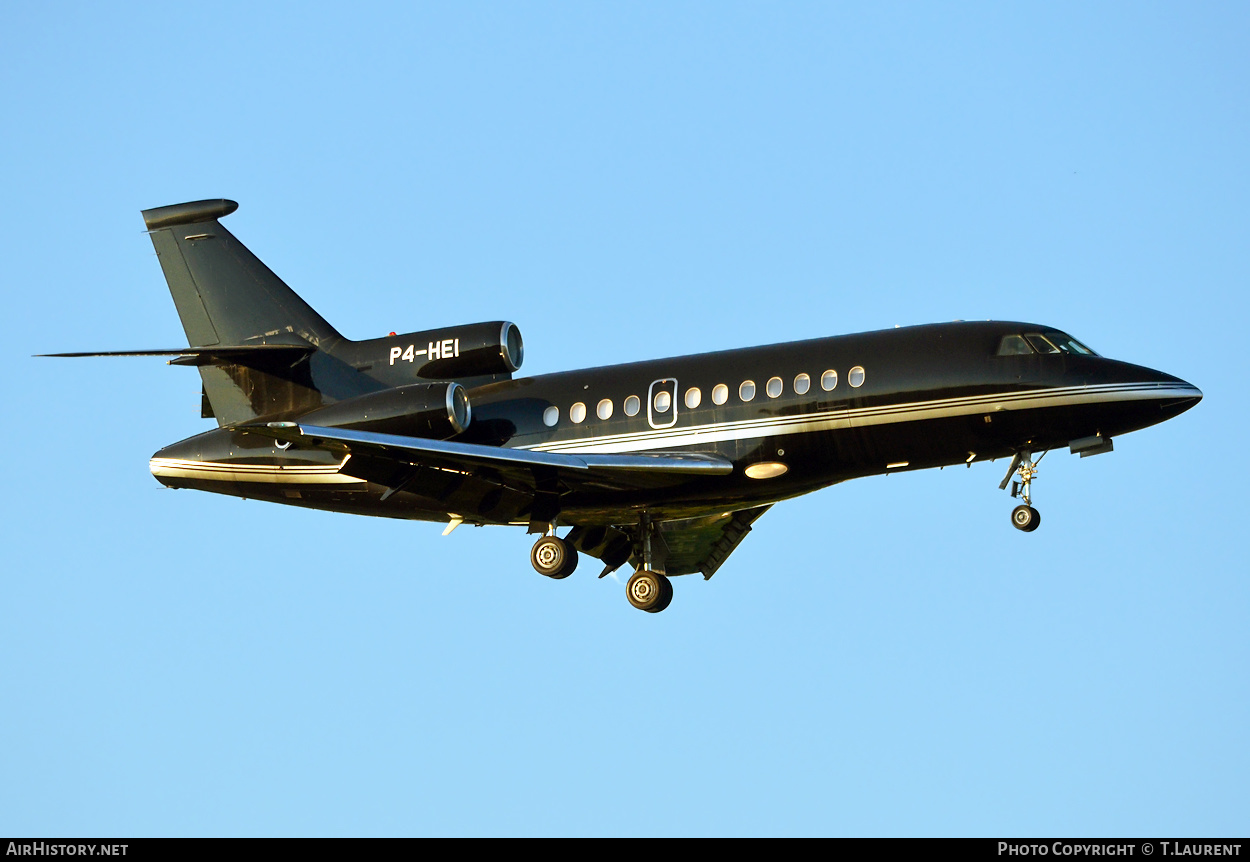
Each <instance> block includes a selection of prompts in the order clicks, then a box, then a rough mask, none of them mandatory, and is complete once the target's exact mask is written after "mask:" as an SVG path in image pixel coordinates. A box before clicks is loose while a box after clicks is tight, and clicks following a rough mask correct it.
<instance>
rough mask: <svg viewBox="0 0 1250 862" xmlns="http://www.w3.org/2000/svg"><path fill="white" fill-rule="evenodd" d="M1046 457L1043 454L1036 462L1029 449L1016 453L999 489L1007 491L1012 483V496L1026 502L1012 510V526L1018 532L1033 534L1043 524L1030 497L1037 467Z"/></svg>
mask: <svg viewBox="0 0 1250 862" xmlns="http://www.w3.org/2000/svg"><path fill="white" fill-rule="evenodd" d="M1045 457H1046V453H1045V452H1043V453H1042V454H1041V456H1040V457H1038V459H1037V460H1036V461H1034V460H1033V453H1032V452H1030V451H1029V450H1027V449H1022V450H1020V451H1019V452H1017V453H1016V457H1015V458H1013V459H1011V466H1010V467H1008V468H1007V475H1006V476H1004V477H1003V481H1002V482H1000V483H999V485H998V487H999V488H1000V489H1001V490H1004V491H1005V490H1006V489H1007V483H1008V482H1011V496H1012V497H1019V498H1020V499H1022V500H1024V505H1023V506H1016V507H1015V508H1014V509H1012V510H1011V525H1012V526H1013V527H1015V528H1016V529H1017V530H1020V531H1022V532H1025V533H1031V532H1033V531H1034V530H1036V529H1037V528H1038V527H1040V526H1041V524H1042V515H1041V513H1040V512H1038V511H1037V509H1034V508H1033V500H1032V499H1031V497H1030V493H1029V492H1030V490H1031V486H1032V483H1033V480H1034V479H1036V478H1037V465H1038V464H1040V463H1042V458H1045ZM1013 473H1015V474H1019V476H1020V478H1019V480H1017V481H1014V482H1013V481H1012V479H1011V476H1012V474H1013Z"/></svg>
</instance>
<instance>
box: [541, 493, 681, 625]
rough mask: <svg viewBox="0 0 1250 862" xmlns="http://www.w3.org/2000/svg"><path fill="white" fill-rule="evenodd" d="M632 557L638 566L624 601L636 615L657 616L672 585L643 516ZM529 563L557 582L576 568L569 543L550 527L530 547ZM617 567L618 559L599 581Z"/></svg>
mask: <svg viewBox="0 0 1250 862" xmlns="http://www.w3.org/2000/svg"><path fill="white" fill-rule="evenodd" d="M633 554H634V555H635V559H637V558H638V557H641V558H642V566H641V568H639V569H638V571H636V572H634V574H633V576H632V577H630V579H629V583H627V584H626V585H625V598H627V599H629V603H630V604H631V605H633V606H634V607H636V608H638V610H640V611H646V612H647V613H649V614H658V613H659V612H660V611H662V610H664V609H665V608H667V607H668V606H669V604H670V603H671V602H672V601H673V584H672V582H671V581H669V579H668V578H667V577H666V576H665V575H664V558H665V557H666V556H667V546H666V545H665V544H664V538H663V536H661V535H660V534H659V531H658V529H657V527H656V525H655V524H654V523H653V522H652V521H651V518H650V517H649V516H648V515H646V514H644V515H642V516H641V518H640V521H639V525H638V532H637V533H636V534H635V543H634V550H633ZM530 562H531V563H532V564H533V566H534V571H536V572H538V574H540V575H544V576H545V577H548V578H553V579H556V580H560V579H562V578H567V577H568V576H569V575H571V574H573V570H574V569H576V568H577V550H576V549H575V548H574V547H573V545H572V544H571V543H570V542H568V541H566V540H564V539H561V538H560V537H559V536H557V535H556V534H555V529H554V527H549V528H548V531H547V534H546V535H544V536H543V537H542V538H540V539H539V540H538V541H537V542H535V543H534V548H533V550H531V551H530ZM618 565H620V560H619V559H618V561H616V562H615V563H609V565H608V566H607V568H605V569H604V570H603V574H602V575H600V576H599V577H601V578H602V577H603V576H604V575H606V574H608V573H609V572H611V571H613V570H615V569H616V567H617V566H618Z"/></svg>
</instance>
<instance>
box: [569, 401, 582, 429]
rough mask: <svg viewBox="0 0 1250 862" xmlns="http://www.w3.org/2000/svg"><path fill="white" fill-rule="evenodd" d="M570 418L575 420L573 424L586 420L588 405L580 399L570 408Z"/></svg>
mask: <svg viewBox="0 0 1250 862" xmlns="http://www.w3.org/2000/svg"><path fill="white" fill-rule="evenodd" d="M569 418H570V419H572V420H573V424H574V425H577V424H580V423H582V422H585V421H586V405H585V404H583V403H582V402H580V401H578V402H577V403H576V404H574V405H573V406H572V407H570V408H569Z"/></svg>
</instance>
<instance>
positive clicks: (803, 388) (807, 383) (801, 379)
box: [794, 374, 812, 395]
mask: <svg viewBox="0 0 1250 862" xmlns="http://www.w3.org/2000/svg"><path fill="white" fill-rule="evenodd" d="M811 388H812V378H810V377H808V376H807V375H806V374H800V375H799V376H798V377H796V378H794V394H795V395H806V394H807V390H809V389H811Z"/></svg>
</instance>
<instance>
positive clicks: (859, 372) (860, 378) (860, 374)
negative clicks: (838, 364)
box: [846, 365, 864, 389]
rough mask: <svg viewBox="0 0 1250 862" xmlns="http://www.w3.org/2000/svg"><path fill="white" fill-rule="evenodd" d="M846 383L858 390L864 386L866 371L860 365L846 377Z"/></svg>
mask: <svg viewBox="0 0 1250 862" xmlns="http://www.w3.org/2000/svg"><path fill="white" fill-rule="evenodd" d="M846 382H847V383H849V384H851V386H853V387H855V388H856V389H858V388H859V387H861V386H863V385H864V369H863V368H862V367H860V366H858V365H856V366H855V367H854V368H852V369H851V370H850V372H849V373H848V374H847V375H846Z"/></svg>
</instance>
